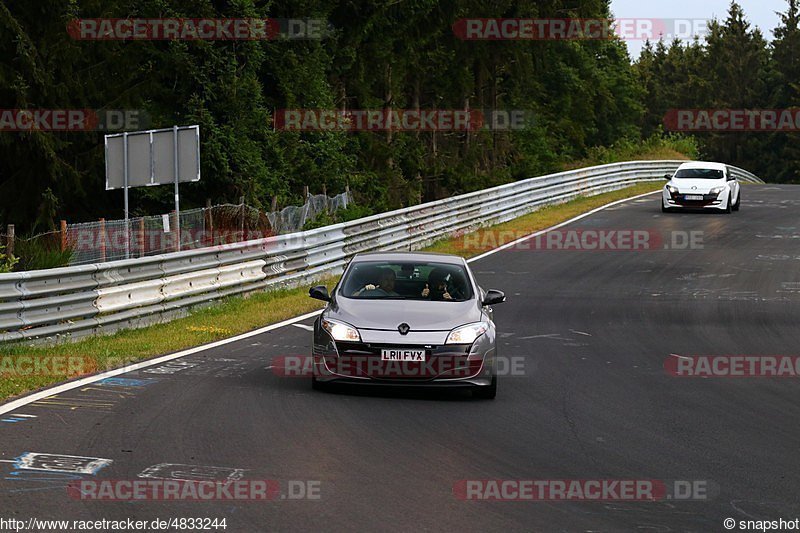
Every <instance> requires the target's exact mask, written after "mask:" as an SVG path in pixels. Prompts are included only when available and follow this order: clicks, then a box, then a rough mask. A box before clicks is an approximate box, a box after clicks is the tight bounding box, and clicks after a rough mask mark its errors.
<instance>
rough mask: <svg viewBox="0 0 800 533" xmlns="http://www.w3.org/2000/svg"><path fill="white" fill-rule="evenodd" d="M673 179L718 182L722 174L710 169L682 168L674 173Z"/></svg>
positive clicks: (719, 171)
mask: <svg viewBox="0 0 800 533" xmlns="http://www.w3.org/2000/svg"><path fill="white" fill-rule="evenodd" d="M675 177H676V178H700V179H709V180H718V179H720V178H723V177H724V173H723V172H722V171H721V170H716V169H711V168H682V169H680V170H678V172H676V173H675Z"/></svg>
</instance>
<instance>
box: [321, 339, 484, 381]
mask: <svg viewBox="0 0 800 533" xmlns="http://www.w3.org/2000/svg"><path fill="white" fill-rule="evenodd" d="M336 347H337V349H338V352H339V356H338V357H337V356H336V355H329V356H327V357H325V362H326V364H327V366H328V368H329V369H330V370H331V371H333V372H335V373H337V374H340V375H345V376H352V377H361V378H365V377H366V378H371V379H375V380H387V381H409V380H410V381H425V380H431V379H435V378H437V377H448V378H451V377H452V378H458V377H469V376H472V375H474V374H476V373H477V372H478V371H479V370H480V368H481V365H482V360H481V359H477V360H474V359H473V360H470V359H468V358H467V356H468V355H469V350H470V346H463V345H438V346H429V347H428V346H419V345H416V346H415V345H408V344H373V343H350V342H338V343H336ZM404 348H405V349H424V350H425V362H411V361H405V362H400V361H383V360H382V359H381V351H382V350H384V349H404Z"/></svg>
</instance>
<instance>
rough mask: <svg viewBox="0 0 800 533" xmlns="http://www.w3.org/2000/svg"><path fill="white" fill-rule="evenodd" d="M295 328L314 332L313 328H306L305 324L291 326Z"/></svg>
mask: <svg viewBox="0 0 800 533" xmlns="http://www.w3.org/2000/svg"><path fill="white" fill-rule="evenodd" d="M292 325H293V326H294V327H296V328H300V329H304V330H306V331H314V326H308V325H306V324H292Z"/></svg>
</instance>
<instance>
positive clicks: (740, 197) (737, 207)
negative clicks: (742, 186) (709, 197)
mask: <svg viewBox="0 0 800 533" xmlns="http://www.w3.org/2000/svg"><path fill="white" fill-rule="evenodd" d="M741 205H742V192H741V191H739V196H738V197H737V198H736V203H735V204H733V210H734V211H738V210H739V207H740V206H741Z"/></svg>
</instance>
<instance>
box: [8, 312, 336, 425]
mask: <svg viewBox="0 0 800 533" xmlns="http://www.w3.org/2000/svg"><path fill="white" fill-rule="evenodd" d="M321 312H322V309H320V310H318V311H312V312H310V313H306V314H304V315H301V316H296V317H294V318H290V319H288V320H284V321H283V322H278V323H276V324H270V325H269V326H264V327H263V328H259V329H254V330H253V331H248V332H247V333H242V334H240V335H236V336H234V337H229V338H227V339H222V340H218V341H214V342H210V343H208V344H203V345H200V346H195V347H194V348H189V349H187V350H183V351H180V352H176V353H173V354H169V355H162V356H161V357H156V358H155V359H150V360H149V361H142V362H141V363H135V364H132V365H126V366H124V367H122V368H117V369H115V370H109V371H108V372H103V373H102V374H97V375H95V376H89V377H86V378H83V379H78V380H75V381H70V382H68V383H63V384H61V385H56V386H55V387H51V388H49V389H45V390H42V391H39V392H35V393H33V394H29V395H28V396H24V397H22V398H19V399H17V400H14V401H12V402H8V403H6V404H4V405H0V415H2V414H5V413H10V412H11V411H13V410H14V409H19V408H20V407H22V406H24V405H28V404H31V403H33V402H35V401H37V400H41V399H43V398H47V397H48V396H53V395H54V394H60V393H62V392H66V391H69V390H72V389H77V388H80V387H84V386H86V385H89V384H90V383H96V382H98V381H101V380H103V379H106V378H112V377H114V376H119V375H121V374H127V373H128V372H133V371H134V370H139V369H142V368H148V367H151V366H155V365H160V364H161V363H164V362H166V361H172V360H173V359H179V358H181V357H185V356H187V355H192V354H195V353H198V352H202V351H205V350H210V349H212V348H216V347H218V346H225V345H226V344H230V343H232V342H236V341H240V340H242V339H247V338H249V337H253V336H255V335H260V334H262V333H266V332H268V331H273V330H276V329H279V328H282V327H284V326H288V325H290V324H294V323H295V322H300V321H301V320H307V319H309V318H312V317H316V316H317V315H318V314H319V313H321Z"/></svg>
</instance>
